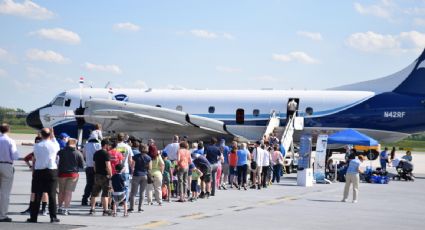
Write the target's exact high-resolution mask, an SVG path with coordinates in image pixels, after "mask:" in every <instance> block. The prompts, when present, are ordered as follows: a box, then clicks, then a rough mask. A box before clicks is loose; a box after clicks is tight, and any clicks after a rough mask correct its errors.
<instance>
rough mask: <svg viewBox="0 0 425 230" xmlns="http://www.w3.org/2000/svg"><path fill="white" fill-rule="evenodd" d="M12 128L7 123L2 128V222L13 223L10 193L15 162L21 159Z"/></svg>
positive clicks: (0, 175) (0, 166) (0, 218)
mask: <svg viewBox="0 0 425 230" xmlns="http://www.w3.org/2000/svg"><path fill="white" fill-rule="evenodd" d="M9 131H10V126H9V125H8V124H6V123H3V124H1V126H0V222H12V219H11V218H10V217H8V216H7V211H8V210H9V202H10V192H11V191H12V184H13V174H14V168H13V161H14V160H17V159H18V158H19V153H18V149H17V148H16V143H15V141H14V140H12V139H11V138H10V137H9V136H8V133H9Z"/></svg>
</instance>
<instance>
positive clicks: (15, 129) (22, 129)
mask: <svg viewBox="0 0 425 230" xmlns="http://www.w3.org/2000/svg"><path fill="white" fill-rule="evenodd" d="M11 132H12V133H19V134H37V131H36V130H35V129H33V128H31V127H29V126H26V125H12V126H11Z"/></svg>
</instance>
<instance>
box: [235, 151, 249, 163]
mask: <svg viewBox="0 0 425 230" xmlns="http://www.w3.org/2000/svg"><path fill="white" fill-rule="evenodd" d="M237 154H238V166H242V165H246V164H248V154H249V152H248V150H246V149H239V150H238V151H237Z"/></svg>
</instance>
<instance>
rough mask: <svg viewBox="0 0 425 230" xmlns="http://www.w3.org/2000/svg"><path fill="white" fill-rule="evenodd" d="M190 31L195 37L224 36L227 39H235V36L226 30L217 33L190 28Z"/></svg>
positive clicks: (210, 37) (211, 37)
mask: <svg viewBox="0 0 425 230" xmlns="http://www.w3.org/2000/svg"><path fill="white" fill-rule="evenodd" d="M190 33H191V34H192V35H193V36H195V37H198V38H204V39H217V38H224V39H228V40H235V36H233V35H232V34H230V33H227V32H223V33H218V32H212V31H208V30H191V31H190Z"/></svg>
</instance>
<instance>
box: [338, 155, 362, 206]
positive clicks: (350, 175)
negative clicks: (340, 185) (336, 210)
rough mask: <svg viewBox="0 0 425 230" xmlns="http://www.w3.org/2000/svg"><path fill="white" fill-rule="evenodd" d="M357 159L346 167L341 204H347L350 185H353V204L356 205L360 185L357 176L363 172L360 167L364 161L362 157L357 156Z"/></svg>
mask: <svg viewBox="0 0 425 230" xmlns="http://www.w3.org/2000/svg"><path fill="white" fill-rule="evenodd" d="M357 158H358V159H353V160H351V161H350V163H349V165H348V168H347V174H346V175H345V187H344V197H343V198H342V202H347V198H348V193H349V190H350V185H351V184H353V203H357V197H358V193H359V183H360V176H359V175H360V173H362V172H363V171H362V170H361V169H360V165H361V163H362V162H363V161H364V156H363V155H359V156H358V157H357Z"/></svg>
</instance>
